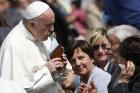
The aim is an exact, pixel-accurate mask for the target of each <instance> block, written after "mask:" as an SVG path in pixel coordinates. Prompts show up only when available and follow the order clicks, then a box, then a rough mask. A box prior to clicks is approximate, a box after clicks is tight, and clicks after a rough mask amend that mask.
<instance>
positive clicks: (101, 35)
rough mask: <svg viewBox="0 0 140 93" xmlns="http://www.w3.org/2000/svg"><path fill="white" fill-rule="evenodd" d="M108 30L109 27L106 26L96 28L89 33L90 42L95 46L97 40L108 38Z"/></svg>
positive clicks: (88, 39)
mask: <svg viewBox="0 0 140 93" xmlns="http://www.w3.org/2000/svg"><path fill="white" fill-rule="evenodd" d="M106 31H107V29H106V28H105V27H102V28H97V29H96V30H93V31H92V32H90V33H89V35H88V38H87V41H88V43H89V44H90V45H92V46H94V45H95V44H96V43H97V42H99V41H101V42H102V41H104V40H105V39H107V37H106Z"/></svg>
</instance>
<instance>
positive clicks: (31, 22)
mask: <svg viewBox="0 0 140 93" xmlns="http://www.w3.org/2000/svg"><path fill="white" fill-rule="evenodd" d="M29 26H30V28H32V29H33V28H35V22H34V21H30V22H29Z"/></svg>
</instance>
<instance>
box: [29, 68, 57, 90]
mask: <svg viewBox="0 0 140 93" xmlns="http://www.w3.org/2000/svg"><path fill="white" fill-rule="evenodd" d="M33 77H34V85H33V86H32V88H29V89H28V90H27V91H28V93H40V92H41V91H42V90H44V89H47V88H49V87H52V86H55V82H54V80H53V78H52V76H51V74H50V72H49V69H48V68H47V67H45V66H44V67H42V68H41V69H39V70H38V71H37V72H36V73H35V74H34V75H33Z"/></svg>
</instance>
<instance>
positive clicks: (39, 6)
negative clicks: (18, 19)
mask: <svg viewBox="0 0 140 93" xmlns="http://www.w3.org/2000/svg"><path fill="white" fill-rule="evenodd" d="M47 9H49V5H47V4H46V3H44V2H41V1H34V2H32V3H31V4H29V5H28V6H27V7H26V9H25V11H24V14H23V17H24V18H25V19H28V20H30V19H34V18H36V17H39V16H40V15H41V14H43V13H44V12H45V11H46V10H47Z"/></svg>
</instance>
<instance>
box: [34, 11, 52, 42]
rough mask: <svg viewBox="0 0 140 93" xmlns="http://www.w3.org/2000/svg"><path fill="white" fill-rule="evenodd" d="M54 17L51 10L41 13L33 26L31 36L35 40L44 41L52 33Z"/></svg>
mask: <svg viewBox="0 0 140 93" xmlns="http://www.w3.org/2000/svg"><path fill="white" fill-rule="evenodd" d="M54 22H55V15H54V13H53V11H52V10H51V9H48V10H47V11H46V12H45V13H43V14H42V15H41V16H40V18H39V20H38V21H37V23H36V24H35V26H34V31H33V33H32V34H33V36H34V38H35V39H36V40H39V41H44V40H47V39H48V36H50V35H51V34H52V32H53V31H54V26H53V24H54Z"/></svg>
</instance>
